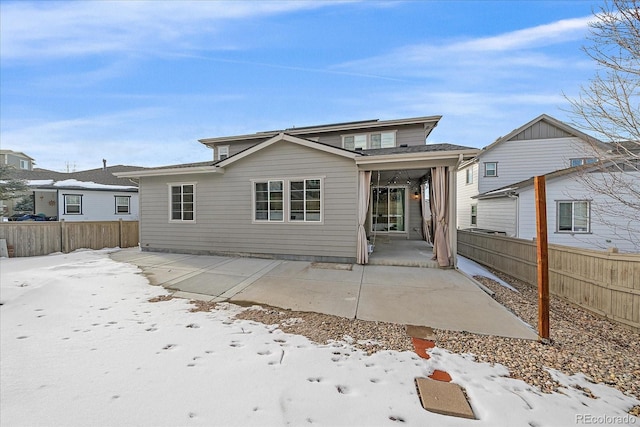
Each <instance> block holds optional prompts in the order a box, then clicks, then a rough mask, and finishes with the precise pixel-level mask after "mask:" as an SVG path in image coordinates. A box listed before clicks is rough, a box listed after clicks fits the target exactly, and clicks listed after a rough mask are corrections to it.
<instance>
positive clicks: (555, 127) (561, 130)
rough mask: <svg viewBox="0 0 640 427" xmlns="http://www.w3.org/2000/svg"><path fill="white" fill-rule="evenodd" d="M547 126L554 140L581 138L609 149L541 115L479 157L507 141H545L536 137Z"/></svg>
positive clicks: (588, 136)
mask: <svg viewBox="0 0 640 427" xmlns="http://www.w3.org/2000/svg"><path fill="white" fill-rule="evenodd" d="M544 124H546V125H547V127H546V128H545V129H546V131H547V132H552V133H553V134H554V136H553V137H554V138H564V137H572V136H573V137H576V138H580V139H582V140H583V141H585V142H589V143H593V144H594V145H596V146H598V147H599V148H601V149H603V150H607V149H609V147H607V145H606V144H605V143H603V142H602V141H600V140H598V139H596V138H594V137H592V136H590V135H587V134H586V133H584V132H581V131H579V130H578V129H576V128H574V127H571V126H569V125H568V124H566V123H564V122H562V121H560V120H558V119H556V118H553V117H551V116H549V115H547V114H541V115H539V116H538V117H536V118H535V119H533V120H531V121H530V122H528V123H526V124H524V125H522V126H520V127H519V128H517V129H514V130H512V131H511V132H509V133H508V134H507V135H505V136H503V137H500V138H498V139H497V140H495V141H494V142H493V143H491V144H489V145H487V146H486V147H484V148H483V149H482V152H481V153H480V154H479V155H478V157H481V156H483V155H484V154H485V153H487V152H488V151H490V150H492V149H494V148H495V147H496V146H498V145H501V144H503V143H505V142H507V141H515V140H525V139H527V140H529V139H543V138H542V137H541V136H536V135H535V134H536V132H540V129H541V127H542V125H544Z"/></svg>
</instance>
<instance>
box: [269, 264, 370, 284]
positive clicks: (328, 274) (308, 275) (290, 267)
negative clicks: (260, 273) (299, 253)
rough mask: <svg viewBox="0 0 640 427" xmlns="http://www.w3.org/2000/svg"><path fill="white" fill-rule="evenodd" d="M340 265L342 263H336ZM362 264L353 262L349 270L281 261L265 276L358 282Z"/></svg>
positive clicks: (360, 276) (360, 278)
mask: <svg viewBox="0 0 640 427" xmlns="http://www.w3.org/2000/svg"><path fill="white" fill-rule="evenodd" d="M338 265H339V266H342V265H344V264H338ZM363 270H364V267H363V266H362V265H357V264H354V265H352V266H351V270H342V269H340V268H335V269H331V268H324V267H323V268H315V267H314V266H313V263H310V262H303V261H282V263H281V264H280V265H279V266H278V267H276V268H274V269H273V270H271V271H270V272H268V273H267V274H266V276H269V277H282V278H283V279H303V280H329V281H339V282H348V283H358V284H359V283H360V282H361V281H362V272H363Z"/></svg>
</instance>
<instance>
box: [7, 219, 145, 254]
mask: <svg viewBox="0 0 640 427" xmlns="http://www.w3.org/2000/svg"><path fill="white" fill-rule="evenodd" d="M0 239H6V241H7V245H8V246H13V252H14V254H15V256H17V257H28V256H38V255H47V254H51V253H54V252H64V253H67V252H71V251H74V250H76V249H80V248H86V249H102V248H114V247H121V248H129V247H133V246H137V245H138V221H123V220H119V221H78V222H76V221H73V222H66V221H64V220H61V221H42V222H40V221H17V222H1V223H0Z"/></svg>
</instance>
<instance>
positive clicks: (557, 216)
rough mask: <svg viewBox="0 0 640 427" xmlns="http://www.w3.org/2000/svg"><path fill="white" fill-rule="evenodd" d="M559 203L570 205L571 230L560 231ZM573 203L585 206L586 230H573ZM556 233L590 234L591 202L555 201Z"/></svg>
mask: <svg viewBox="0 0 640 427" xmlns="http://www.w3.org/2000/svg"><path fill="white" fill-rule="evenodd" d="M560 203H571V205H572V206H571V230H560ZM575 203H586V204H587V230H586V231H582V230H574V228H575V217H576V215H575V209H574V207H573V205H574V204H575ZM556 233H558V234H591V201H590V200H556Z"/></svg>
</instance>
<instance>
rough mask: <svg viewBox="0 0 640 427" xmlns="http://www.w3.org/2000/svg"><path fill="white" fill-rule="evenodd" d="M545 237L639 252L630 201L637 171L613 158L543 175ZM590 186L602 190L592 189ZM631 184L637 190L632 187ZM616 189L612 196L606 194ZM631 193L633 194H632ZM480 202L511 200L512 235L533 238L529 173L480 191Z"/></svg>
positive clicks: (638, 221) (636, 215)
mask: <svg viewBox="0 0 640 427" xmlns="http://www.w3.org/2000/svg"><path fill="white" fill-rule="evenodd" d="M545 183H546V185H545V187H546V196H547V198H546V204H547V239H548V242H549V243H554V244H558V245H565V246H574V247H580V248H585V249H596V250H605V249H609V248H616V249H618V250H619V251H620V252H632V253H638V252H640V211H638V208H637V200H636V202H635V203H636V207H635V208H634V207H632V206H630V205H629V204H625V203H621V202H620V201H619V200H616V197H620V198H621V199H623V200H626V201H629V202H632V203H633V198H634V197H637V194H640V172H639V171H638V168H637V167H632V168H628V167H624V165H618V164H616V163H615V162H604V164H602V163H598V164H593V165H584V166H577V167H572V168H567V169H562V170H559V171H555V172H551V173H548V174H546V175H545ZM590 186H595V187H596V188H600V189H603V190H604V191H601V192H600V191H599V192H594V191H593V190H592V189H591V188H589V187H590ZM634 189H635V190H634ZM616 191H619V194H616V195H615V197H611V196H610V194H614V193H615V192H616ZM634 194H635V196H634ZM476 199H477V200H478V203H484V204H496V205H498V206H501V205H502V204H501V203H500V201H501V200H502V201H504V200H509V201H513V203H514V206H515V216H514V220H515V224H516V226H515V233H514V234H513V237H519V238H522V239H534V238H535V237H536V230H537V228H536V205H535V190H534V187H533V178H530V179H527V180H524V181H522V182H518V183H514V184H510V185H508V186H506V187H503V188H499V189H496V190H492V191H489V192H486V193H483V194H480V195H479V196H477V198H476Z"/></svg>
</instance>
